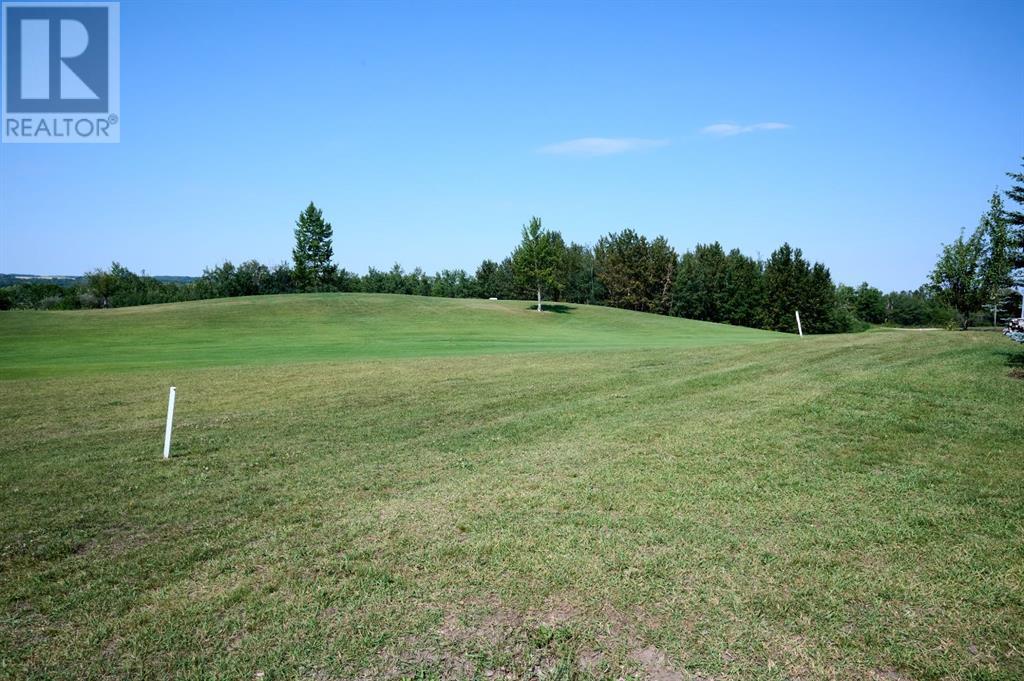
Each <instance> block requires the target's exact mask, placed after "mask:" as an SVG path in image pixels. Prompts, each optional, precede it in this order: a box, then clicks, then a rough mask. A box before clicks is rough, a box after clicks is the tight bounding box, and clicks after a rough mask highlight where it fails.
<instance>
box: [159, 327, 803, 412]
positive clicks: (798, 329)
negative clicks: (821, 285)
mask: <svg viewBox="0 0 1024 681" xmlns="http://www.w3.org/2000/svg"><path fill="white" fill-rule="evenodd" d="M796 330H797V331H799V332H800V337H801V338H803V337H804V327H802V326H800V310H797V311H796ZM172 390H173V388H172ZM172 400H173V398H172Z"/></svg>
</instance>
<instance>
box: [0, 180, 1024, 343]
mask: <svg viewBox="0 0 1024 681" xmlns="http://www.w3.org/2000/svg"><path fill="white" fill-rule="evenodd" d="M1009 175H1010V177H1011V178H1012V179H1014V180H1015V182H1017V183H1018V184H1016V185H1014V187H1013V188H1012V189H1011V190H1010V191H1008V192H1006V195H1007V196H1008V197H1009V198H1010V199H1011V200H1012V201H1015V202H1017V203H1019V204H1024V188H1022V187H1021V186H1020V183H1022V182H1024V174H1014V173H1009ZM1022 224H1024V216H1022V213H1020V212H1014V211H1010V210H1007V209H1006V208H1005V207H1004V206H1003V204H1002V199H1001V196H1000V195H999V194H998V193H996V194H994V195H993V197H992V199H991V201H990V205H989V210H988V211H987V212H986V213H985V215H984V216H983V217H982V220H981V222H980V224H979V227H978V229H977V230H975V232H974V233H973V234H972V235H971V236H970V237H965V236H964V235H963V234H962V235H961V237H960V238H959V239H958V240H957V241H955V242H954V243H952V244H949V245H946V246H944V247H943V251H942V255H941V256H940V258H939V262H938V263H937V264H936V267H935V269H934V270H933V272H932V273H931V275H930V280H929V282H928V284H926V285H924V286H922V287H921V288H919V289H917V290H914V291H899V292H895V291H894V292H891V293H888V294H884V293H883V292H882V291H880V290H879V289H877V288H875V287H872V286H870V285H869V284H867V283H863V284H861V285H860V286H858V287H856V288H854V287H850V286H846V285H842V284H840V285H836V284H835V283H834V282H833V281H832V277H831V274H830V272H829V270H828V268H827V267H826V266H825V265H824V264H823V263H820V262H813V263H812V262H810V261H809V260H807V259H806V258H805V257H804V255H803V253H802V251H801V250H800V249H799V248H796V247H794V246H791V245H790V244H788V243H784V244H782V245H781V246H780V247H779V248H777V249H776V250H775V251H774V252H772V253H771V255H770V256H769V257H768V258H767V259H766V260H763V261H762V260H759V259H755V258H751V257H750V256H747V255H745V254H743V253H741V252H740V251H739V250H738V249H732V250H729V251H726V250H725V248H723V247H722V246H721V244H719V243H718V242H713V243H707V244H697V245H696V247H695V248H693V249H692V250H689V251H686V252H685V253H682V254H681V255H680V254H679V253H678V252H677V251H676V250H675V249H674V248H673V247H672V246H671V245H670V244H669V242H668V240H667V239H666V238H665V237H663V236H658V237H655V238H654V239H648V238H647V237H646V236H644V235H642V234H639V233H638V232H636V231H635V230H633V229H624V230H622V231H619V232H612V233H609V234H606V235H604V236H602V237H600V238H599V239H598V240H597V242H596V243H595V244H594V245H593V246H590V245H586V244H579V243H575V242H566V241H565V239H564V238H563V236H562V235H561V233H559V232H558V231H555V230H548V229H545V228H544V226H543V224H542V221H541V219H540V218H536V217H534V218H532V219H531V220H530V221H529V222H528V223H527V224H526V225H524V226H523V228H522V231H521V235H520V236H521V239H520V243H519V245H518V247H517V248H516V249H515V250H514V251H513V252H512V253H510V254H509V255H508V256H507V257H505V258H503V259H501V260H491V259H487V260H484V261H483V262H481V263H480V265H479V266H478V267H477V268H476V270H475V271H473V272H467V271H466V270H462V269H451V270H442V271H440V272H437V273H435V274H433V275H431V274H427V273H426V272H424V271H423V270H422V269H420V268H416V269H414V270H412V271H406V270H405V269H403V268H402V267H401V266H400V265H398V264H395V265H394V266H393V267H392V268H391V269H389V270H378V269H375V268H373V267H371V268H369V270H368V271H367V273H366V274H364V275H358V274H355V273H352V272H349V271H347V270H345V269H344V268H341V267H339V266H338V265H337V264H335V263H334V230H333V227H332V226H331V224H330V223H329V222H327V221H326V220H325V219H324V217H323V213H322V211H321V210H320V209H319V208H317V207H316V206H315V205H314V204H313V203H312V202H311V203H310V204H309V205H308V206H307V207H306V209H305V210H303V211H302V212H301V213H300V215H299V217H298V220H297V221H296V225H295V230H294V236H295V245H294V248H293V250H292V259H291V262H285V263H281V264H278V265H275V266H267V265H265V264H263V263H260V262H257V261H254V260H249V261H246V262H243V263H241V264H239V265H234V264H233V263H231V262H230V261H228V262H224V263H221V264H220V265H217V266H214V267H211V268H207V269H205V270H204V271H203V274H202V276H200V277H198V278H197V279H195V280H192V281H188V282H174V281H161V280H158V279H155V278H153V277H145V276H140V275H137V274H135V273H133V272H131V271H129V270H128V269H127V268H125V267H123V266H122V265H120V264H118V263H116V262H115V263H114V264H113V265H112V266H111V267H110V268H109V269H98V270H95V271H92V272H88V273H87V274H86V275H85V276H84V277H83V278H82V279H80V280H79V281H77V282H75V283H74V284H73V285H71V286H60V285H55V284H45V283H19V284H15V285H13V286H8V287H4V288H0V309H10V308H12V307H13V308H37V309H79V308H93V307H100V308H102V307H123V306H130V305H146V304H151V303H165V302H177V301H185V300H198V299H205V298H222V297H234V296H251V295H265V294H281V293H303V292H332V291H337V292H365V293H396V294H408V295H420V296H440V297H448V298H499V299H530V300H534V301H535V302H536V305H537V309H543V304H544V303H545V302H556V303H570V304H591V305H606V306H611V307H619V308H624V309H628V310H636V311H642V312H652V313H657V314H665V315H675V316H680V317H687V318H691V319H699V320H706V321H712V322H724V323H729V324H736V325H742V326H750V327H758V328H765V329H771V330H777V331H786V332H795V331H796V320H795V316H794V312H795V311H797V310H799V311H800V316H801V321H802V324H803V328H804V331H805V332H808V333H837V332H848V331H856V330H861V329H863V328H866V327H867V325H869V324H894V325H899V326H948V325H952V324H954V323H958V324H959V325H960V326H961V327H966V326H967V325H969V324H971V323H977V322H979V321H981V320H982V319H984V318H985V316H986V315H988V314H991V315H992V316H993V318H994V319H996V320H998V319H999V318H1006V317H1008V316H1012V314H1013V306H1014V305H1015V304H1016V305H1019V303H1017V302H1016V301H1017V299H1019V297H1015V296H1016V294H1015V293H1014V292H1013V289H1012V288H1011V287H1012V286H1013V285H1014V283H1017V284H1024V281H1022V277H1021V275H1022V274H1024V270H1022V269H1020V268H1024V229H1022V227H1021V225H1022ZM1015 268H1016V269H1015ZM986 305H987V306H988V308H986V307H985V306H986Z"/></svg>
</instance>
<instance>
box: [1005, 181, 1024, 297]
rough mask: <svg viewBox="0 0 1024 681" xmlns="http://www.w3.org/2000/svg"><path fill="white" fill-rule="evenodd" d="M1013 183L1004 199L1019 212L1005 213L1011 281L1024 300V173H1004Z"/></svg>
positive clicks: (1009, 211) (1010, 211)
mask: <svg viewBox="0 0 1024 681" xmlns="http://www.w3.org/2000/svg"><path fill="white" fill-rule="evenodd" d="M1006 174H1007V175H1008V176H1009V177H1010V179H1012V180H1013V181H1014V184H1013V186H1011V187H1010V188H1009V189H1008V190H1007V191H1006V197H1007V198H1008V199H1010V200H1011V201H1013V202H1014V203H1016V204H1017V206H1019V207H1020V210H1008V211H1006V220H1007V223H1009V229H1010V235H1009V238H1010V262H1011V264H1012V265H1013V268H1014V269H1013V280H1014V283H1015V284H1016V285H1017V286H1018V287H1020V288H1019V289H1018V293H1020V294H1021V296H1022V298H1024V173H1006ZM1020 314H1021V316H1022V317H1024V299H1022V300H1021V310H1020Z"/></svg>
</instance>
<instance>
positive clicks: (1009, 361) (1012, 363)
mask: <svg viewBox="0 0 1024 681" xmlns="http://www.w3.org/2000/svg"><path fill="white" fill-rule="evenodd" d="M999 354H1000V355H1002V356H1003V357H1005V358H1006V366H1008V367H1011V368H1017V369H1024V352H1020V351H1017V352H1014V351H1008V352H1007V351H1000V352H999Z"/></svg>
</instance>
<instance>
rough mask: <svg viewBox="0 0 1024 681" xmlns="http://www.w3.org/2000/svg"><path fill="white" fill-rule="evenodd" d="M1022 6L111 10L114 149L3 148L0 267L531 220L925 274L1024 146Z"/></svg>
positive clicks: (506, 226) (339, 253) (235, 249)
mask: <svg viewBox="0 0 1024 681" xmlns="http://www.w3.org/2000/svg"><path fill="white" fill-rule="evenodd" d="M1022 25H1024V4H1021V3H997V2H992V3H962V4H961V3H938V4H935V3H927V4H925V3H920V4H918V3H909V2H900V3H860V4H852V3H842V4H839V3H828V4H827V3H800V4H793V3H785V4H769V3H755V4H723V3H714V4H691V3H678V4H670V3H662V2H659V3H648V4H643V3H624V2H623V3H612V4H600V3H586V4H575V3H572V4H570V3H562V4H557V5H555V4H551V3H516V4H512V3H505V4H497V3H464V4H434V3H430V4H428V3H409V4H404V3H370V4H342V3H328V2H319V3H312V2H309V3H285V2H275V3H257V2H248V3H213V4H211V3H206V2H203V3H200V2H189V3H172V2H146V3H142V2H124V3H122V6H121V100H122V105H121V110H122V115H121V126H122V129H121V142H120V144H108V145H86V144H64V145H43V144H37V145H11V144H7V145H2V146H0V271H4V272H31V273H39V274H77V273H80V272H83V271H85V270H87V269H91V268H95V267H97V266H102V265H107V264H109V263H110V262H111V261H112V260H118V261H120V262H122V263H124V264H125V265H127V266H129V267H131V268H132V269H134V270H136V271H138V270H145V271H146V272H148V273H151V274H193V275H194V274H199V273H200V272H201V271H202V269H203V267H204V266H206V265H213V264H215V263H218V262H220V261H222V260H224V259H230V260H232V261H234V262H236V263H237V262H240V261H242V260H246V259H250V258H256V259H259V260H261V261H264V262H268V263H275V262H280V261H282V260H286V259H288V258H289V256H290V252H291V242H292V229H293V226H294V221H295V218H296V217H297V215H298V213H299V211H300V210H301V209H302V208H303V207H304V206H305V205H306V204H307V203H308V202H309V201H310V200H313V201H315V202H316V203H317V205H319V206H320V207H322V208H323V210H324V213H325V215H326V217H327V218H328V219H329V220H330V221H331V222H332V224H333V226H334V230H335V254H336V259H337V260H338V262H339V263H340V264H341V265H342V266H344V267H346V268H347V269H349V270H355V271H358V272H363V271H365V270H366V267H367V266H369V265H373V266H377V267H389V266H390V265H391V264H392V263H394V262H396V261H398V262H401V263H402V264H403V265H404V266H405V267H406V268H408V269H411V268H412V267H414V266H417V265H419V266H422V267H423V268H424V269H426V270H428V271H435V270H438V269H441V268H443V267H463V268H466V269H469V270H472V269H473V268H475V267H476V265H477V264H478V263H479V262H480V261H481V260H482V259H483V258H485V257H490V258H494V259H500V258H501V257H503V256H504V255H506V254H507V253H508V252H509V251H510V250H511V249H512V248H513V246H514V245H515V243H516V242H517V240H518V236H519V234H518V233H519V228H520V226H521V225H522V224H523V223H524V222H526V221H527V220H528V219H529V217H530V216H531V215H539V216H541V217H542V218H543V220H544V224H545V226H547V227H549V228H552V229H558V230H560V231H561V232H562V233H563V235H564V236H565V237H566V238H567V239H571V240H576V241H581V242H593V241H594V240H596V239H597V237H598V236H599V235H601V234H604V233H607V232H609V231H617V230H620V229H622V228H625V227H632V228H634V229H636V230H638V231H639V232H641V233H644V234H647V235H648V236H652V237H653V236H656V235H658V234H664V235H665V236H666V237H668V239H669V241H670V242H671V243H672V244H673V245H674V246H675V247H676V249H677V250H679V251H684V250H686V249H688V248H692V246H693V245H694V244H696V243H698V242H708V241H713V240H718V241H720V242H721V243H722V244H723V245H724V246H725V247H727V248H731V247H739V248H740V249H742V250H743V251H744V252H746V253H748V254H750V255H755V256H756V255H761V256H762V257H767V255H768V254H769V253H770V252H771V251H772V250H773V249H774V248H775V247H776V246H778V245H779V244H781V243H782V242H783V241H789V242H790V243H792V244H794V245H796V246H799V247H801V248H803V250H804V252H805V254H806V255H807V256H808V257H810V258H812V259H815V260H821V261H823V262H825V263H826V264H827V265H828V266H829V267H830V268H831V270H832V274H833V277H834V278H835V279H836V280H837V281H842V282H848V283H857V282H860V281H861V280H865V279H866V280H868V281H870V282H872V283H873V284H876V285H878V286H881V287H883V288H885V289H892V288H914V287H917V286H918V285H920V284H921V283H923V281H924V278H925V276H926V275H927V272H928V270H929V269H930V267H931V265H932V263H933V261H934V258H935V255H936V253H937V251H938V250H939V244H940V243H941V242H944V241H949V240H951V239H953V238H955V237H956V235H957V233H958V232H959V230H960V228H961V227H968V228H973V227H974V225H976V224H977V220H978V217H979V215H980V214H981V212H982V211H983V210H984V209H985V206H986V201H987V199H988V196H989V195H990V194H991V192H992V191H993V189H995V188H996V187H997V186H998V187H1000V188H1004V189H1005V188H1006V186H1007V178H1006V177H1005V175H1004V173H1005V172H1006V171H1008V170H1013V169H1016V168H1019V166H1020V157H1021V156H1022V155H1024V38H1022V37H1021V34H1020V27H1021V26H1022Z"/></svg>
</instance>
